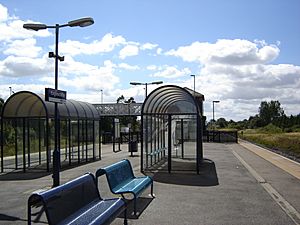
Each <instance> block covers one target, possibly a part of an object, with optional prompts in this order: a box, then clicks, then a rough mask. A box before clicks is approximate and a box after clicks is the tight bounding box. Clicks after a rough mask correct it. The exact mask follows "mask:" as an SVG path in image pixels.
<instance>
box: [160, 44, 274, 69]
mask: <svg viewBox="0 0 300 225" xmlns="http://www.w3.org/2000/svg"><path fill="white" fill-rule="evenodd" d="M165 54H166V55H170V56H177V57H181V58H182V59H183V60H184V61H187V62H200V63H202V64H208V63H220V64H227V65H251V64H264V63H267V62H270V61H272V60H274V59H275V58H276V57H277V56H278V55H279V48H278V47H277V46H275V45H265V46H261V44H258V43H254V42H250V41H248V40H241V39H235V40H225V39H221V40H218V41H217V42H216V43H214V44H211V43H208V42H205V43H203V42H194V43H192V44H191V45H189V46H182V47H179V48H178V49H177V50H174V49H172V50H170V51H168V52H166V53H165Z"/></svg>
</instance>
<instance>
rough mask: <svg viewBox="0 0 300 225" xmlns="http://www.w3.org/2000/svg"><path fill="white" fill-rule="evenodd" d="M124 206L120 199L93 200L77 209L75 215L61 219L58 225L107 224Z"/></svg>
mask: <svg viewBox="0 0 300 225" xmlns="http://www.w3.org/2000/svg"><path fill="white" fill-rule="evenodd" d="M124 207H125V205H124V201H123V200H122V199H106V200H102V201H98V202H93V203H91V204H89V205H87V206H86V207H84V208H82V209H81V210H79V211H78V212H77V213H76V214H75V215H72V216H70V217H69V218H67V219H66V220H63V221H62V222H61V223H59V225H82V224H109V223H110V222H112V220H113V219H114V218H115V217H117V216H118V215H119V214H120V213H121V212H122V211H123V210H124ZM99 212H101V213H99ZM78 214H79V215H80V216H78Z"/></svg>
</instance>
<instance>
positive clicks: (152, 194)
mask: <svg viewBox="0 0 300 225" xmlns="http://www.w3.org/2000/svg"><path fill="white" fill-rule="evenodd" d="M151 196H152V198H155V196H154V193H153V182H152V184H151Z"/></svg>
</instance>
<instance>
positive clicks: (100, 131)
mask: <svg viewBox="0 0 300 225" xmlns="http://www.w3.org/2000/svg"><path fill="white" fill-rule="evenodd" d="M101 125H102V123H101V117H100V119H99V159H100V160H101V158H102V156H101V150H102V149H101V148H102V146H101V145H102V126H101Z"/></svg>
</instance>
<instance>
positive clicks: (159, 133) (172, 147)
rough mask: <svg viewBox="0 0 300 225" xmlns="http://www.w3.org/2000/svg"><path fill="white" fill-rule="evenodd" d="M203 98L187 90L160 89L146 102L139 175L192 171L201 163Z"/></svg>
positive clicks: (177, 88) (142, 120)
mask: <svg viewBox="0 0 300 225" xmlns="http://www.w3.org/2000/svg"><path fill="white" fill-rule="evenodd" d="M203 101H204V96H203V95H202V94H200V93H197V92H194V91H193V90H191V89H188V88H182V87H179V86H175V85H166V86H161V87H159V88H157V89H155V90H154V91H153V92H151V93H150V94H149V95H148V97H147V98H146V100H145V102H144V104H143V107H142V115H141V123H142V145H141V171H142V172H143V171H147V170H154V171H155V170H166V171H168V172H169V173H171V171H182V170H183V171H185V170H193V171H196V172H197V174H199V167H200V164H201V161H202V159H203V145H202V131H203V130H202V129H203V122H204V121H203V119H202V118H203Z"/></svg>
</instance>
